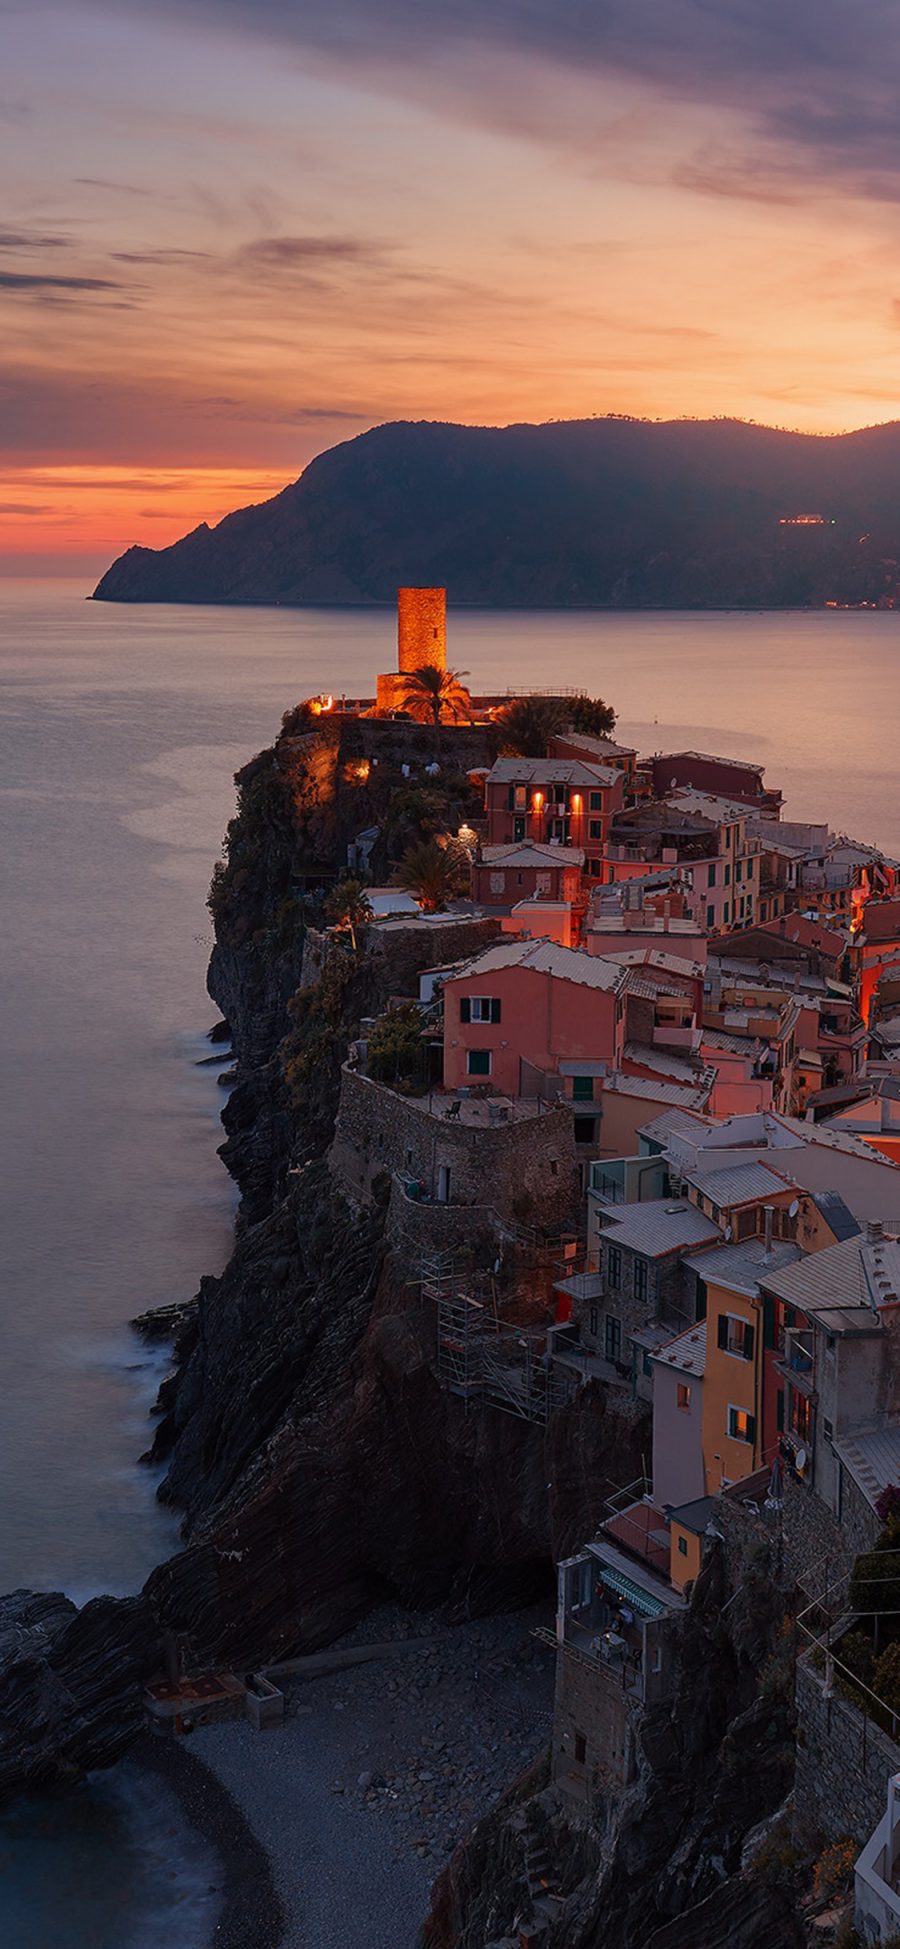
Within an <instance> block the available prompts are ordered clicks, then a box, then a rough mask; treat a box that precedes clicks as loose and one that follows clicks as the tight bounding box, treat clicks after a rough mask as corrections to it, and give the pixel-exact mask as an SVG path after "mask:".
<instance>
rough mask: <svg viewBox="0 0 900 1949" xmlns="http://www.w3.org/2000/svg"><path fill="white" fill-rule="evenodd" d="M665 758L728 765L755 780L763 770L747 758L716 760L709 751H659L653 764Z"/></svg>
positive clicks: (760, 775) (763, 768) (663, 760)
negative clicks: (750, 773)
mask: <svg viewBox="0 0 900 1949" xmlns="http://www.w3.org/2000/svg"><path fill="white" fill-rule="evenodd" d="M666 758H702V760H703V763H704V764H705V765H730V766H731V768H732V770H733V771H749V772H752V773H753V775H754V777H755V778H761V777H762V775H763V772H764V770H765V766H764V765H752V764H751V763H750V762H749V760H748V759H747V758H717V757H716V756H715V755H714V753H713V752H710V751H660V752H658V753H657V755H656V758H655V760H654V763H655V764H662V763H664V762H665V760H666Z"/></svg>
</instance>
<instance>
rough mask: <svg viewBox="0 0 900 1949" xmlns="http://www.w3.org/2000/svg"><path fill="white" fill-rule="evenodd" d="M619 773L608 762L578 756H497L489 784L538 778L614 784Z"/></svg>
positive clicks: (549, 781)
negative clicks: (592, 762)
mask: <svg viewBox="0 0 900 1949" xmlns="http://www.w3.org/2000/svg"><path fill="white" fill-rule="evenodd" d="M619 777H620V774H619V772H617V771H614V770H613V769H612V768H611V767H610V766H609V765H591V764H587V763H586V762H585V761H584V760H582V759H579V758H498V759H497V760H496V762H495V763H494V764H493V765H492V766H491V769H490V771H489V772H488V777H487V782H488V784H489V785H516V784H525V783H526V782H527V781H529V780H532V779H538V780H539V781H540V782H541V784H544V783H547V784H550V785H554V784H557V783H558V784H560V785H589V786H590V785H593V786H594V788H595V789H596V788H597V787H598V786H600V785H617V784H618V782H619Z"/></svg>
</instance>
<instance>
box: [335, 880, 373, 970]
mask: <svg viewBox="0 0 900 1949" xmlns="http://www.w3.org/2000/svg"><path fill="white" fill-rule="evenodd" d="M371 918H372V906H371V902H370V900H369V896H368V894H367V892H366V890H365V887H364V886H363V883H362V881H361V880H353V879H350V880H339V881H338V883H337V885H336V886H334V887H332V889H331V892H330V893H329V894H328V896H327V898H326V901H325V919H326V920H327V921H328V922H329V923H330V925H331V926H332V927H337V928H338V929H340V930H341V931H342V932H344V933H347V934H349V936H350V945H351V947H352V949H353V952H354V954H356V953H357V951H358V948H359V938H358V937H359V935H360V933H362V932H363V931H364V929H365V927H366V924H367V922H368V921H370V920H371Z"/></svg>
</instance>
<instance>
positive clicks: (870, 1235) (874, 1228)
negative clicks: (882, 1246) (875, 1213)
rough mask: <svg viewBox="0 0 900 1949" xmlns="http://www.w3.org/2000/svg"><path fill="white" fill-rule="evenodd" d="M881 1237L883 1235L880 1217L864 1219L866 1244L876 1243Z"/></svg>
mask: <svg viewBox="0 0 900 1949" xmlns="http://www.w3.org/2000/svg"><path fill="white" fill-rule="evenodd" d="M883 1237H884V1226H883V1224H882V1222H881V1219H880V1218H867V1219H866V1244H867V1245H877V1244H878V1241H879V1239H882V1238H883Z"/></svg>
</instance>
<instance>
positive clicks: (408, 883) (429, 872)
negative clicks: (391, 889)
mask: <svg viewBox="0 0 900 1949" xmlns="http://www.w3.org/2000/svg"><path fill="white" fill-rule="evenodd" d="M461 850H462V849H461V848H454V847H450V846H442V845H441V843H440V840H439V839H422V840H419V842H418V844H417V845H415V846H410V847H409V848H408V850H407V851H406V852H405V853H404V855H403V858H402V859H401V861H400V862H399V865H398V866H396V867H395V869H394V880H393V884H394V886H395V887H402V888H403V890H404V892H405V893H411V894H413V895H414V896H415V898H416V899H417V900H418V902H419V906H420V907H421V908H422V910H423V912H424V913H426V914H436V913H440V912H441V911H442V910H443V908H444V907H446V905H447V902H448V900H453V899H455V898H456V896H457V894H460V893H463V892H464V891H465V887H466V883H467V878H468V872H467V868H468V860H467V859H466V860H465V861H463V859H461V858H460V851H461Z"/></svg>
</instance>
